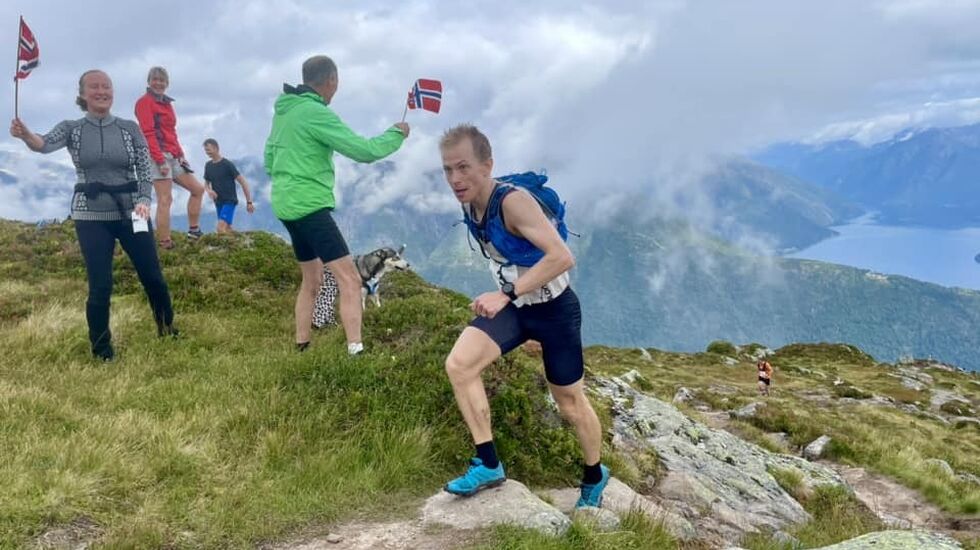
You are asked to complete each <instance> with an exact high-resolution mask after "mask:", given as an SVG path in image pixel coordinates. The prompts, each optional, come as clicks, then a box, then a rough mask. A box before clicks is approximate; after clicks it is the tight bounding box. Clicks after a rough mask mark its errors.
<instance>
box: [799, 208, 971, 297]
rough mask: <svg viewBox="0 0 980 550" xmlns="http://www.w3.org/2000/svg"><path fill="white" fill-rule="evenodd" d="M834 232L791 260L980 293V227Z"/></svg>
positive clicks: (862, 227)
mask: <svg viewBox="0 0 980 550" xmlns="http://www.w3.org/2000/svg"><path fill="white" fill-rule="evenodd" d="M832 229H833V230H834V231H836V232H838V233H840V234H839V235H837V236H835V237H831V238H829V239H826V240H823V241H821V242H819V243H817V244H815V245H813V246H811V247H809V248H806V249H804V250H801V251H798V252H795V253H793V254H791V255H790V257H792V258H803V259H808V260H820V261H824V262H831V263H836V264H843V265H849V266H853V267H858V268H863V269H870V270H872V271H875V272H878V273H883V274H892V275H904V276H906V277H911V278H913V279H918V280H920V281H927V282H930V283H936V284H940V285H943V286H951V287H961V288H969V289H974V290H980V262H978V260H980V257H978V254H980V227H973V228H966V229H955V230H945V229H932V228H925V227H898V226H888V225H877V224H875V223H867V222H866V221H864V220H857V221H855V223H851V224H847V225H841V226H836V227H833V228H832Z"/></svg>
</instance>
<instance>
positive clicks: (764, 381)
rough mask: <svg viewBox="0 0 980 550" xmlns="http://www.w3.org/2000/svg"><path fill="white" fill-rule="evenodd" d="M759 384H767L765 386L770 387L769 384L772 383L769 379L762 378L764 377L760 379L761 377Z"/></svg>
mask: <svg viewBox="0 0 980 550" xmlns="http://www.w3.org/2000/svg"><path fill="white" fill-rule="evenodd" d="M759 382H762V383H763V384H765V385H767V386H768V385H769V383H770V381H769V379H768V378H765V377H762V376H760V377H759Z"/></svg>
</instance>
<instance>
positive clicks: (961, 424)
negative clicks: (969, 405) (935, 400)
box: [940, 416, 980, 428]
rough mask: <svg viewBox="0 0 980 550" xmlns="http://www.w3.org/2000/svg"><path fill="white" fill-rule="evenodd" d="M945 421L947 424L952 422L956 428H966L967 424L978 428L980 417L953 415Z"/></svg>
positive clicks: (979, 426)
mask: <svg viewBox="0 0 980 550" xmlns="http://www.w3.org/2000/svg"><path fill="white" fill-rule="evenodd" d="M940 418H942V417H940ZM944 420H945V419H944ZM946 423H947V424H949V423H952V424H953V425H954V426H956V427H957V428H966V427H968V426H974V427H977V428H980V418H973V417H972V416H954V417H953V418H950V419H949V420H948V421H947V422H946Z"/></svg>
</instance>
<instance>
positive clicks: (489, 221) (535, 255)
mask: <svg viewBox="0 0 980 550" xmlns="http://www.w3.org/2000/svg"><path fill="white" fill-rule="evenodd" d="M496 179H497V181H499V182H500V185H497V187H496V188H495V189H494V190H493V194H492V195H491V196H490V202H489V203H487V211H486V213H485V214H484V216H483V219H482V220H481V221H480V223H477V222H476V221H474V220H473V217H472V216H471V215H470V212H467V211H466V208H463V222H464V223H465V224H466V227H467V228H468V229H469V234H470V235H472V236H473V238H474V239H476V242H477V243H479V244H480V251H481V252H482V253H483V255H484V256H485V257H487V258H490V255H489V254H487V251H486V249H485V248H484V247H483V243H485V242H489V243H492V244H493V247H494V248H495V249H496V250H497V252H500V254H501V255H502V256H503V257H504V258H506V259H507V262H508V265H519V266H523V267H530V266H532V265H534V264H536V263H537V262H538V261H539V260H541V258H543V257H544V252H542V251H541V250H539V249H538V248H537V247H536V246H534V244H532V243H531V242H530V241H528V240H527V239H524V238H521V237H518V236H516V235H513V234H512V233H511V232H509V231H507V227H506V225H505V224H504V217H503V211H502V209H501V205H502V204H503V200H504V197H506V196H507V194H509V193H512V192H514V191H516V190H517V188H518V187H520V188H522V189H524V190H525V191H528V192H529V193H531V196H532V197H534V198H535V199H537V201H538V204H539V205H541V210H543V211H544V213H545V215H546V216H548V218H549V219H550V220H551V221H552V222H553V223H554V225H555V229H557V230H558V234H559V235H561V238H562V240H568V234H569V231H568V226H566V225H565V203H564V202H562V200H561V197H559V196H558V193H557V192H556V191H555V190H554V189H552V188H550V187H548V186H546V185H545V184H546V183H547V182H548V176H546V175H544V174H536V173H534V172H524V173H523V174H510V175H507V176H503V177H499V178H496ZM573 234H574V233H573Z"/></svg>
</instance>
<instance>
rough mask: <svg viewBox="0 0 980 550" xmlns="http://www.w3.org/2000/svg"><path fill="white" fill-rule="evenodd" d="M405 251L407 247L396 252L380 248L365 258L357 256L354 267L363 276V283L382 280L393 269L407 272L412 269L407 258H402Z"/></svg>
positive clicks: (391, 249) (364, 256)
mask: <svg viewBox="0 0 980 550" xmlns="http://www.w3.org/2000/svg"><path fill="white" fill-rule="evenodd" d="M404 250H405V245H402V247H401V248H399V249H398V250H395V249H394V248H388V247H385V248H379V249H377V250H375V251H373V252H369V253H367V254H365V255H363V256H356V257H355V258H354V265H356V266H357V271H358V273H360V275H361V280H362V281H369V280H371V279H375V278H380V277H381V276H382V275H384V274H385V273H386V272H388V271H391V270H392V269H397V270H405V269H408V268H409V267H411V266H410V265H409V264H408V262H407V261H405V258H402V252H403V251H404Z"/></svg>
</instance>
